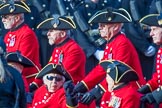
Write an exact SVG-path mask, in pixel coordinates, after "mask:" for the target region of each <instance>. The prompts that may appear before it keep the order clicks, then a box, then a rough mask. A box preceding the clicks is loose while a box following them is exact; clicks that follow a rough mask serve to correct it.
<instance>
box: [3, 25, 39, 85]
mask: <svg viewBox="0 0 162 108" xmlns="http://www.w3.org/2000/svg"><path fill="white" fill-rule="evenodd" d="M4 41H5V43H6V47H7V52H15V51H17V50H19V51H20V52H21V54H22V55H24V56H26V57H27V58H29V59H30V60H31V61H33V62H34V63H35V64H36V65H37V66H38V68H40V62H39V43H38V40H37V37H36V35H35V33H34V32H33V31H32V30H31V29H30V28H29V27H28V26H27V25H26V24H23V25H21V26H20V27H18V28H16V29H15V30H12V31H9V32H8V33H7V34H6V35H5V38H4ZM37 72H38V70H37V69H36V68H34V67H33V68H24V70H23V72H22V74H23V75H24V76H30V75H33V74H36V73H37ZM34 78H35V76H33V77H30V78H27V81H28V84H29V83H31V82H32V81H33V80H34ZM36 83H38V84H39V83H40V82H37V81H36ZM40 84H41V83H40Z"/></svg>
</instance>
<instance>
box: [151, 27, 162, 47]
mask: <svg viewBox="0 0 162 108" xmlns="http://www.w3.org/2000/svg"><path fill="white" fill-rule="evenodd" d="M150 36H151V37H152V39H153V42H154V43H155V44H157V45H161V44H162V28H161V27H156V26H152V27H151V32H150Z"/></svg>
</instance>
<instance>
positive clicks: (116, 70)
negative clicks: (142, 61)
mask: <svg viewBox="0 0 162 108" xmlns="http://www.w3.org/2000/svg"><path fill="white" fill-rule="evenodd" d="M100 65H101V66H102V67H103V68H104V70H105V71H106V73H107V74H109V75H110V77H111V78H112V79H113V80H114V82H115V84H118V83H121V82H130V81H137V80H138V75H137V73H136V71H135V70H133V69H132V68H131V67H130V66H128V65H127V64H125V63H123V62H121V61H117V60H105V61H102V62H100Z"/></svg>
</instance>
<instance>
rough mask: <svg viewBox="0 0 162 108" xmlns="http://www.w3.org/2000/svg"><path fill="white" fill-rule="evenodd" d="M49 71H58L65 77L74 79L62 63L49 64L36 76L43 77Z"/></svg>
mask: <svg viewBox="0 0 162 108" xmlns="http://www.w3.org/2000/svg"><path fill="white" fill-rule="evenodd" d="M48 73H57V74H60V75H62V76H64V77H65V79H66V81H67V80H72V77H71V76H70V74H69V73H68V72H67V71H66V70H65V69H64V67H63V65H61V64H53V63H49V64H47V65H46V66H45V67H44V68H43V69H42V70H41V71H40V72H39V73H38V74H37V76H36V78H43V76H44V75H46V74H48Z"/></svg>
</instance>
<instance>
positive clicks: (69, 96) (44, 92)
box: [32, 63, 95, 108]
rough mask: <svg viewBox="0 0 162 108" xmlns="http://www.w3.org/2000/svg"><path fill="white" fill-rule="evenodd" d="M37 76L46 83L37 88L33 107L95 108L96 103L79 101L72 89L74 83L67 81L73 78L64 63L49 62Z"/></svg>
mask: <svg viewBox="0 0 162 108" xmlns="http://www.w3.org/2000/svg"><path fill="white" fill-rule="evenodd" d="M36 77H37V78H42V79H43V82H44V85H42V86H41V87H40V88H39V89H37V90H36V92H35V94H34V99H33V103H32V108H76V106H77V108H95V104H94V103H92V104H91V105H90V106H87V105H83V104H81V103H78V99H79V98H78V97H77V94H76V93H74V92H73V91H72V90H73V88H74V85H67V84H66V82H65V81H69V80H70V81H71V80H72V79H71V75H70V73H68V72H67V71H66V70H65V69H64V67H63V65H57V64H53V63H49V64H47V65H46V66H45V67H44V68H43V69H42V70H41V71H40V72H39V74H38V75H37V76H36ZM63 86H64V88H63Z"/></svg>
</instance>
